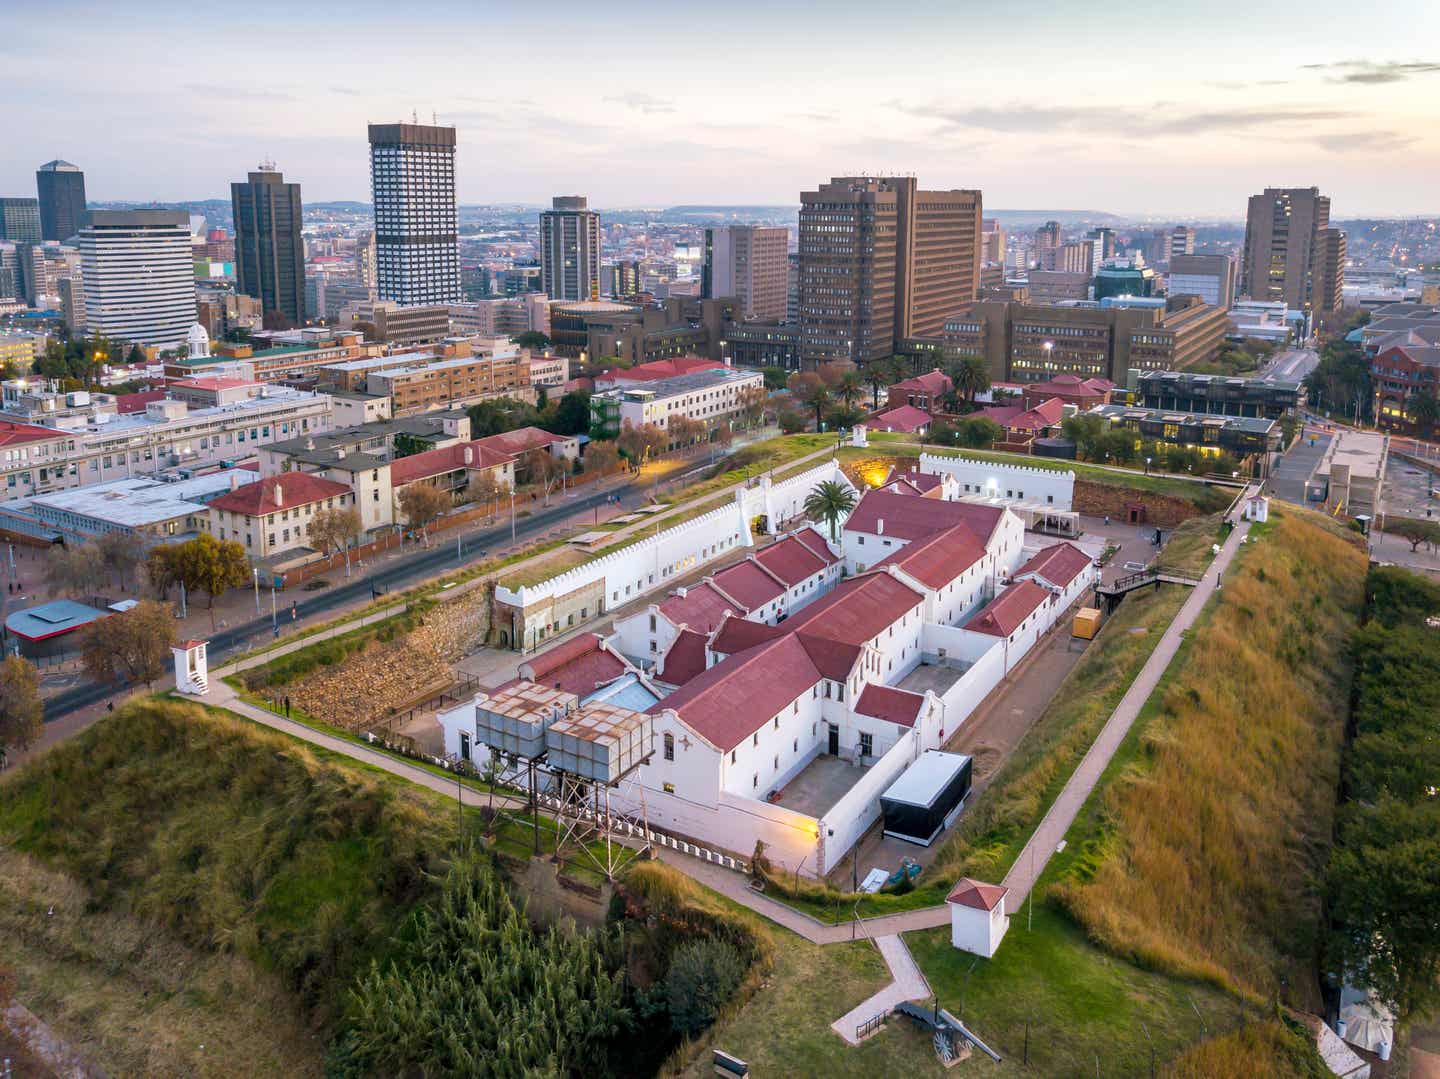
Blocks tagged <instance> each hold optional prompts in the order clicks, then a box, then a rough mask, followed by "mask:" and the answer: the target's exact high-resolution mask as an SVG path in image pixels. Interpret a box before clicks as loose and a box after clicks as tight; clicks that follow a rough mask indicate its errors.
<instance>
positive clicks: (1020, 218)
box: [985, 208, 1134, 228]
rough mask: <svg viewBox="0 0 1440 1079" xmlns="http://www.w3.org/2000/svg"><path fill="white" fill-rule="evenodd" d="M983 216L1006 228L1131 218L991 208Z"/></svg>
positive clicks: (1098, 213) (1115, 221)
mask: <svg viewBox="0 0 1440 1079" xmlns="http://www.w3.org/2000/svg"><path fill="white" fill-rule="evenodd" d="M985 216H986V217H987V218H993V219H995V220H996V221H999V222H1000V224H1002V225H1004V226H1005V227H1006V228H1038V227H1039V226H1041V225H1043V224H1045V222H1047V221H1058V222H1060V224H1062V225H1124V224H1129V223H1130V222H1131V221H1133V220H1134V219H1133V218H1129V217H1122V216H1121V215H1120V214H1112V213H1107V212H1106V211H1104V210H991V209H988V208H987V209H986V211H985Z"/></svg>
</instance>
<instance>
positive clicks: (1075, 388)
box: [1025, 375, 1115, 395]
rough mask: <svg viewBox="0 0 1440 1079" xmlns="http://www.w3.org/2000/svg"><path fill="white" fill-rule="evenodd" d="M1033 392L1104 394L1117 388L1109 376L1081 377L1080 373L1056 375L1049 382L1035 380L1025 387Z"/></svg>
mask: <svg viewBox="0 0 1440 1079" xmlns="http://www.w3.org/2000/svg"><path fill="white" fill-rule="evenodd" d="M1025 388H1026V389H1027V390H1029V391H1030V392H1032V393H1044V392H1046V391H1047V390H1048V391H1051V392H1054V393H1069V394H1091V395H1104V394H1107V393H1109V392H1110V391H1111V390H1113V389H1114V388H1115V383H1113V382H1111V381H1110V380H1109V379H1108V378H1081V377H1080V376H1079V375H1056V376H1055V377H1054V378H1052V379H1051V380H1050V381H1049V382H1034V383H1031V384H1029V385H1028V386H1026V387H1025Z"/></svg>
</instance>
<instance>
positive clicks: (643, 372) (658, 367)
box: [601, 356, 725, 382]
mask: <svg viewBox="0 0 1440 1079" xmlns="http://www.w3.org/2000/svg"><path fill="white" fill-rule="evenodd" d="M724 366H725V365H724V364H723V363H721V362H720V361H719V360H707V359H706V358H705V357H704V356H676V357H675V358H674V359H672V360H651V361H650V362H649V363H641V364H636V365H635V366H634V367H627V368H625V369H624V370H621V369H619V368H616V369H614V370H610V371H606V372H605V373H604V374H603V375H602V376H601V377H602V378H618V379H622V380H624V381H626V382H654V381H655V380H656V379H659V378H674V377H675V376H676V375H688V374H690V373H691V372H692V371H710V370H713V369H715V368H717V367H724Z"/></svg>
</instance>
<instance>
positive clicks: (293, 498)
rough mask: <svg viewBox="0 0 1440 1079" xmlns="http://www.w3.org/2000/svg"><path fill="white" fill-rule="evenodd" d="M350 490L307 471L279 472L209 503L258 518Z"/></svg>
mask: <svg viewBox="0 0 1440 1079" xmlns="http://www.w3.org/2000/svg"><path fill="white" fill-rule="evenodd" d="M276 488H279V490H280V496H281V497H280V498H278V499H277V498H276V497H275V491H276ZM349 493H350V488H349V487H347V486H345V484H343V483H336V482H335V481H334V480H327V479H325V478H323V477H321V476H312V475H311V474H310V473H308V472H280V473H278V474H276V475H274V476H267V477H266V478H265V479H263V480H256V481H255V482H254V483H247V484H245V486H243V487H237V488H235V490H233V491H228V492H226V493H225V494H223V495H221V496H220V497H219V498H212V499H211V500H210V503H209V505H210V508H211V509H217V510H227V511H228V512H230V513H245V514H249V515H250V516H251V517H259V516H262V515H263V514H266V513H275V512H276V511H278V510H288V509H294V508H295V507H296V506H308V505H310V504H311V503H312V502H321V501H323V500H325V499H327V498H339V497H340V496H342V495H348V494H349Z"/></svg>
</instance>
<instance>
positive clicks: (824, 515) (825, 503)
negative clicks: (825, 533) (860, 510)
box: [805, 480, 855, 542]
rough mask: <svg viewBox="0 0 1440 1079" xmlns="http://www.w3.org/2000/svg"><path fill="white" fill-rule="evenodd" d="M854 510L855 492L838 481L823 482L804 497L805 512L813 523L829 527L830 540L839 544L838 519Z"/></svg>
mask: <svg viewBox="0 0 1440 1079" xmlns="http://www.w3.org/2000/svg"><path fill="white" fill-rule="evenodd" d="M854 508H855V492H854V490H853V489H852V488H851V487H850V486H849V485H848V484H844V483H841V482H840V481H839V480H825V481H824V482H823V483H819V484H817V485H816V486H815V489H814V490H813V491H811V492H810V493H809V494H808V495H806V496H805V512H806V513H807V514H809V516H810V518H811V519H812V520H815V521H824V522H826V523H827V524H828V525H829V526H830V538H831V539H832V540H834V541H836V542H839V539H840V533H839V531H838V525H839V522H840V518H841V517H843V516H845V515H846V514H848V513H849V512H850V511H851V510H853V509H854Z"/></svg>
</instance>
